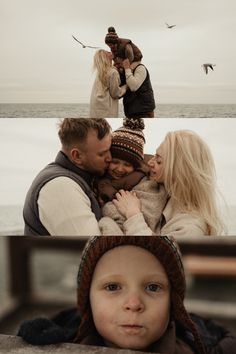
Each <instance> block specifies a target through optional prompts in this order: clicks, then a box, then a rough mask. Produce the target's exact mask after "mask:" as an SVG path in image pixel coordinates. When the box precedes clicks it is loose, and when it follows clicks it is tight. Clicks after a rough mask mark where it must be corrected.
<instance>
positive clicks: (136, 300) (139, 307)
mask: <svg viewBox="0 0 236 354" xmlns="http://www.w3.org/2000/svg"><path fill="white" fill-rule="evenodd" d="M124 309H125V310H126V311H133V312H143V310H144V303H143V301H142V299H141V297H140V296H139V295H138V294H131V295H128V296H127V299H126V300H125V302H124Z"/></svg>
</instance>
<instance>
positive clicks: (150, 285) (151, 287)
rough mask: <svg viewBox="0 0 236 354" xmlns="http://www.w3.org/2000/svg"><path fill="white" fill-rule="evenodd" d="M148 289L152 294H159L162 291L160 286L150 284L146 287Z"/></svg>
mask: <svg viewBox="0 0 236 354" xmlns="http://www.w3.org/2000/svg"><path fill="white" fill-rule="evenodd" d="M146 289H147V290H149V291H152V292H157V291H159V290H160V289H161V287H160V285H158V284H148V285H147V286H146Z"/></svg>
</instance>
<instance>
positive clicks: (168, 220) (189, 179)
mask: <svg viewBox="0 0 236 354" xmlns="http://www.w3.org/2000/svg"><path fill="white" fill-rule="evenodd" d="M148 164H149V166H150V170H151V172H150V178H151V179H153V180H155V181H156V182H157V183H163V184H164V187H165V189H166V191H167V194H168V199H167V203H166V205H165V207H164V209H163V211H162V217H161V219H160V221H159V223H158V224H157V225H156V227H155V230H151V229H150V228H149V227H148V225H147V224H146V222H145V220H144V218H143V215H142V213H141V212H140V210H141V209H140V204H141V203H140V201H139V200H138V198H137V197H136V196H135V194H134V193H133V194H132V193H130V192H125V191H121V192H120V193H117V194H116V198H117V199H114V200H113V203H114V204H115V206H116V207H117V208H118V210H119V211H120V213H121V214H123V215H124V216H125V217H126V219H127V220H126V221H125V223H124V228H125V230H126V231H125V232H126V234H127V235H134V234H136V235H138V234H139V235H150V234H152V233H153V232H154V233H155V234H158V235H173V236H178V235H181V236H182V235H186V236H194V235H197V236H200V235H220V234H222V232H223V230H224V226H223V223H222V221H221V218H220V216H219V211H218V209H217V205H216V183H215V179H216V178H215V166H214V161H213V157H212V155H211V152H210V150H209V148H208V146H207V144H206V143H205V142H204V141H203V140H202V139H201V138H200V137H199V136H198V135H197V134H196V133H194V132H192V131H188V130H179V131H174V132H169V133H168V134H167V135H166V137H165V139H164V141H163V142H162V144H161V145H160V146H159V147H158V149H157V151H156V154H155V156H154V157H153V158H152V159H151V160H150V161H149V163H148Z"/></svg>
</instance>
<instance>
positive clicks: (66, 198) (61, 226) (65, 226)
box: [38, 177, 100, 236]
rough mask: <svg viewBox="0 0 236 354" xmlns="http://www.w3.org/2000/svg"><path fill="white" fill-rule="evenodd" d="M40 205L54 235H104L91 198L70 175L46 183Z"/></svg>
mask: <svg viewBox="0 0 236 354" xmlns="http://www.w3.org/2000/svg"><path fill="white" fill-rule="evenodd" d="M38 206H39V218H40V221H41V222H42V224H43V225H44V227H45V228H46V229H47V230H48V231H49V233H50V234H51V235H53V236H91V235H100V230H99V227H98V222H97V219H96V217H95V214H94V213H93V212H92V210H91V203H90V199H89V198H88V196H87V195H86V194H85V193H84V191H83V190H82V188H81V187H80V186H79V185H78V184H77V183H76V182H75V181H73V180H72V179H70V178H68V177H57V178H54V179H53V180H51V181H50V182H48V183H46V184H45V186H44V187H43V188H42V189H41V191H40V194H39V198H38Z"/></svg>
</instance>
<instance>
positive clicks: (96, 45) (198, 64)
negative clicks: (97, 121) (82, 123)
mask: <svg viewBox="0 0 236 354" xmlns="http://www.w3.org/2000/svg"><path fill="white" fill-rule="evenodd" d="M235 12H236V4H235V1H234V0H228V1H227V2H226V3H225V1H223V0H214V1H213V0H208V1H203V0H201V1H198V2H195V1H193V0H190V1H189V0H180V1H177V2H176V1H171V0H167V1H164V2H163V1H161V0H150V1H148V2H146V1H144V0H142V1H139V2H138V4H137V3H135V2H134V1H129V2H127V1H125V0H121V1H119V4H116V5H111V3H110V2H109V1H107V0H101V1H100V2H99V4H97V5H95V4H94V2H92V1H91V0H90V1H86V2H78V1H76V0H69V1H68V0H57V1H56V0H42V1H40V2H38V1H36V0H22V1H20V2H19V1H16V0H0V40H1V48H2V50H1V66H0V78H1V80H0V117H2V118H6V117H8V118H13V117H15V118H18V117H21V118H24V117H25V118H26V117H32V118H33V117H36V118H45V117H47V118H60V117H65V116H67V117H89V105H90V95H91V91H92V86H93V82H94V80H95V73H94V71H93V60H94V55H95V53H96V51H97V50H98V49H104V50H106V51H109V50H110V48H109V46H108V45H107V43H105V37H106V36H107V35H108V28H109V27H113V28H114V30H115V31H116V32H115V33H116V35H117V36H118V37H119V38H124V39H128V40H131V41H132V43H133V44H135V45H136V46H137V47H138V48H139V49H140V51H141V53H142V61H141V63H142V64H143V65H144V66H145V67H146V69H147V70H148V72H149V75H150V80H151V84H152V88H153V93H154V97H155V102H156V108H155V112H154V114H155V117H162V118H166V117H169V118H177V117H180V118H182V117H183V118H200V117H202V118H215V117H221V118H223V117H228V118H229V117H236V100H235V99H236V80H235V77H236V76H235V62H236V48H235V45H233V38H234V37H235V35H236V27H235V15H234V14H235ZM109 117H110V116H109ZM118 117H124V110H123V103H122V98H121V99H120V101H119V112H118Z"/></svg>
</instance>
